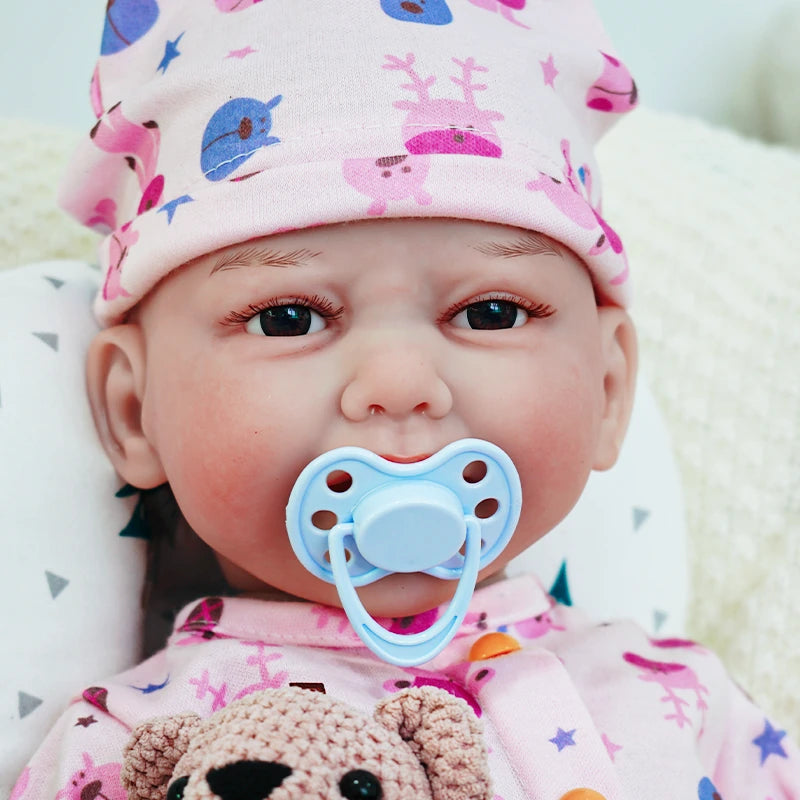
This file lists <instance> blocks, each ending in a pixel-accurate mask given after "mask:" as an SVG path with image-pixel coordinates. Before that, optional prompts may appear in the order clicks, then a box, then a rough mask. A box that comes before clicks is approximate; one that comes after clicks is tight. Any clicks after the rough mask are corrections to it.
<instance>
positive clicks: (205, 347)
mask: <svg viewBox="0 0 800 800" xmlns="http://www.w3.org/2000/svg"><path fill="white" fill-rule="evenodd" d="M138 323H139V324H140V325H141V326H142V330H143V333H144V340H145V346H146V354H147V357H146V367H145V378H144V386H145V389H144V394H143V398H142V425H143V430H144V433H145V435H146V436H147V439H148V441H149V442H150V444H151V445H152V447H153V448H154V451H155V452H156V453H157V455H158V458H159V459H160V462H161V466H162V468H163V471H164V474H165V475H166V478H167V480H168V481H169V482H170V484H171V486H172V489H173V492H174V494H175V496H176V498H177V501H178V504H179V505H180V508H181V510H182V512H183V514H184V516H185V517H186V519H187V521H188V523H189V524H190V525H191V527H192V528H193V529H194V530H195V531H196V532H197V534H198V535H199V536H200V537H201V538H202V539H203V540H204V541H206V542H207V543H208V544H209V545H210V546H211V547H212V548H213V549H214V550H215V551H216V553H217V554H218V557H219V559H220V563H221V565H222V566H223V570H224V571H225V572H226V575H227V577H228V578H229V580H231V582H232V583H233V584H234V585H237V586H238V587H239V588H242V589H249V590H257V589H258V588H259V587H263V586H265V585H268V586H271V587H275V588H278V589H281V590H283V591H285V592H288V593H290V594H293V595H296V596H299V597H302V598H305V599H308V600H311V601H314V602H323V603H328V604H332V605H338V604H339V603H338V599H337V594H336V590H335V588H334V587H333V586H331V585H329V584H326V583H325V582H323V581H321V580H319V579H317V578H315V577H313V576H312V575H311V574H310V573H308V572H307V571H306V570H305V568H304V567H303V566H302V565H301V564H300V563H299V562H298V560H297V558H296V557H295V555H294V553H293V552H292V549H291V546H290V544H289V541H288V537H287V534H286V530H285V526H284V516H285V507H286V503H287V500H288V497H289V493H290V491H291V489H292V486H293V484H294V481H295V480H296V478H297V476H298V475H299V473H300V471H301V470H302V469H303V467H305V465H306V464H307V463H308V462H309V461H310V460H311V459H313V458H315V457H316V456H318V455H320V454H321V453H324V452H326V451H328V450H330V449H332V448H335V447H341V446H344V445H356V446H360V447H364V448H367V449H369V450H372V451H374V452H376V453H378V454H380V455H383V456H385V457H388V458H391V459H394V460H397V461H413V460H419V459H421V458H424V457H425V456H428V455H430V454H432V453H435V452H436V451H437V450H439V449H441V448H442V447H444V446H445V445H447V444H449V443H450V442H453V441H455V440H457V439H461V438H464V437H477V438H480V439H486V440H488V441H490V442H493V443H495V444H497V445H498V446H500V447H501V448H503V449H504V450H505V451H506V452H507V453H508V454H509V455H510V456H511V458H512V460H513V461H514V464H515V465H516V467H517V469H518V471H519V474H520V478H521V481H522V490H523V498H524V500H523V507H522V515H521V518H520V522H519V525H518V528H517V531H516V533H515V535H514V538H513V540H512V542H511V543H510V544H509V545H508V547H507V548H506V550H505V551H504V552H503V553H502V554H501V556H500V557H499V558H498V559H497V560H496V561H495V562H494V563H493V564H491V565H490V566H489V567H487V568H486V569H485V570H484V571H483V572H482V574H481V577H483V578H485V577H488V576H489V575H490V574H492V573H494V572H496V571H498V570H500V569H502V567H503V566H504V565H505V563H507V562H508V561H509V560H510V559H511V558H512V557H513V556H514V555H517V554H518V553H520V552H521V551H522V550H523V549H525V548H526V547H528V546H529V545H530V544H532V543H533V542H534V541H536V540H537V539H538V538H540V537H541V536H542V535H544V534H545V533H546V532H547V531H549V530H550V529H551V528H552V527H553V526H554V525H555V524H556V523H558V522H559V521H560V520H561V519H562V518H563V517H564V516H565V514H566V513H567V512H568V511H569V510H570V508H571V507H572V506H573V504H574V503H575V501H576V500H577V498H578V496H579V495H580V493H581V491H582V489H583V487H584V484H585V482H586V479H587V477H588V474H589V471H590V470H591V469H592V467H593V466H596V463H595V462H596V459H597V447H598V439H599V435H600V433H599V432H600V425H601V423H600V421H601V417H602V414H603V409H604V404H605V403H606V398H605V392H604V367H603V357H602V353H601V348H602V345H601V343H600V338H601V337H600V336H599V335H598V326H599V310H598V308H597V306H596V303H595V297H594V292H593V289H592V285H591V281H590V278H589V275H588V273H587V271H586V269H585V268H584V267H583V265H582V264H581V263H580V261H579V260H578V259H577V258H576V257H575V256H573V255H572V254H571V253H569V252H568V251H566V249H565V248H562V247H559V246H557V245H555V244H554V243H553V242H551V241H550V240H548V239H547V238H546V237H543V236H540V235H535V234H530V233H528V232H526V231H522V230H520V229H517V228H510V227H505V226H501V225H494V224H489V223H481V222H469V221H463V220H449V219H425V220H371V221H364V222H357V223H350V224H341V225H334V226H329V227H321V228H313V229H307V230H303V231H296V232H290V233H285V234H281V235H277V236H273V237H269V238H263V239H259V240H253V241H250V242H247V243H245V244H243V245H238V246H233V247H229V248H226V249H224V250H221V251H218V252H216V253H212V254H209V255H206V256H203V257H201V258H199V259H196V260H195V261H193V262H191V263H190V264H188V265H186V266H184V267H182V268H181V269H179V270H177V271H176V272H174V273H172V274H171V275H170V276H169V277H168V278H167V279H166V280H165V281H164V282H162V284H160V286H159V287H158V288H157V289H156V290H154V291H153V292H152V293H151V294H150V296H149V297H148V298H147V299H146V300H145V301H144V303H143V304H142V306H141V308H140V313H139V315H138ZM454 589H455V584H454V583H453V582H450V581H442V580H438V579H436V578H433V577H431V576H428V575H423V574H411V575H392V576H389V577H387V578H384V579H382V580H380V581H378V582H376V583H374V584H371V585H370V586H367V587H364V588H363V589H360V590H359V594H360V596H361V598H362V601H363V602H364V604H365V606H366V607H367V609H368V610H369V611H370V613H372V614H373V615H377V616H405V615H409V614H413V613H418V612H420V611H422V610H425V609H428V608H432V607H433V606H435V605H438V604H440V603H443V602H447V601H448V600H449V599H450V596H451V595H452V592H453V591H454Z"/></svg>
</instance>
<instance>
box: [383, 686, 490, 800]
mask: <svg viewBox="0 0 800 800" xmlns="http://www.w3.org/2000/svg"><path fill="white" fill-rule="evenodd" d="M375 719H376V720H377V721H378V722H380V724H381V725H383V726H384V727H385V728H388V729H389V730H392V731H396V732H397V733H398V734H399V735H400V737H401V738H402V739H403V740H404V741H406V742H407V743H408V744H409V746H410V747H411V749H412V750H413V752H414V755H416V756H417V758H418V759H419V760H420V761H421V762H422V764H423V766H424V767H425V770H426V771H427V773H428V779H429V780H430V783H431V791H432V793H433V800H490V798H491V797H492V782H491V778H490V776H489V765H488V762H487V757H486V745H485V743H484V741H483V735H482V732H481V726H480V723H479V722H478V718H477V717H476V716H475V714H474V712H473V711H472V709H471V708H470V707H469V706H468V705H467V704H466V703H465V702H464V701H463V700H461V699H460V698H458V697H454V696H453V695H451V694H450V693H449V692H446V691H445V690H444V689H436V688H433V687H431V686H423V687H413V688H410V689H403V690H402V691H400V692H397V693H396V694H393V695H391V696H390V697H387V698H386V699H385V700H382V701H381V702H380V703H378V705H377V707H376V708H375Z"/></svg>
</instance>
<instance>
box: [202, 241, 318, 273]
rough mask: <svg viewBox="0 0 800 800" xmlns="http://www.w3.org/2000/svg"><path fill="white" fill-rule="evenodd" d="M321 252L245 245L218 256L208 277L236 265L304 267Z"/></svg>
mask: <svg viewBox="0 0 800 800" xmlns="http://www.w3.org/2000/svg"><path fill="white" fill-rule="evenodd" d="M321 254H322V251H321V250H318V251H313V250H308V249H306V248H300V249H298V250H290V251H288V252H285V251H283V250H273V249H269V248H263V247H245V248H243V249H241V250H234V251H233V252H232V253H226V254H225V255H222V256H220V257H219V258H218V259H217V261H216V263H215V264H214V266H213V268H212V269H211V272H210V273H209V277H210V276H211V275H213V274H214V273H215V272H220V271H222V270H227V269H237V268H238V267H304V266H306V265H307V264H308V262H309V261H310V260H311V259H312V258H316V257H317V256H318V255H321Z"/></svg>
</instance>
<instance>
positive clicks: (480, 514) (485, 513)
mask: <svg viewBox="0 0 800 800" xmlns="http://www.w3.org/2000/svg"><path fill="white" fill-rule="evenodd" d="M499 507H500V504H499V503H498V502H497V500H495V498H494V497H487V498H486V499H485V500H481V501H480V503H478V505H476V506H475V516H476V517H477V518H478V519H489V517H493V516H494V515H495V514H496V513H497V509H498V508H499Z"/></svg>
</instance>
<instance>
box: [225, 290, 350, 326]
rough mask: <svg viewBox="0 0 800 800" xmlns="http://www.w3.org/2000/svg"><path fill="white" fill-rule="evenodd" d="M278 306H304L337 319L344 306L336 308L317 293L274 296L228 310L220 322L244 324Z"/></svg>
mask: <svg viewBox="0 0 800 800" xmlns="http://www.w3.org/2000/svg"><path fill="white" fill-rule="evenodd" d="M280 306H306V307H307V308H310V309H311V310H312V311H316V312H317V314H319V315H320V316H321V317H322V318H323V319H326V320H336V319H339V318H340V317H341V316H342V314H343V313H344V306H339V307H338V308H337V307H336V306H334V304H333V303H332V302H331V301H330V300H328V299H326V298H324V297H320V296H319V295H317V294H315V295H312V296H311V297H308V296H306V295H299V296H296V297H274V298H272V299H271V300H266V301H264V302H263V303H249V304H248V305H247V307H246V308H243V309H241V310H240V311H230V312H228V313H227V314H226V315H225V318H224V319H223V320H222V324H223V325H244V324H246V323H247V322H249V321H250V320H251V319H252V318H253V317H255V316H256V315H257V314H260V313H261V312H262V311H264V310H266V309H267V308H279V307H280Z"/></svg>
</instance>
